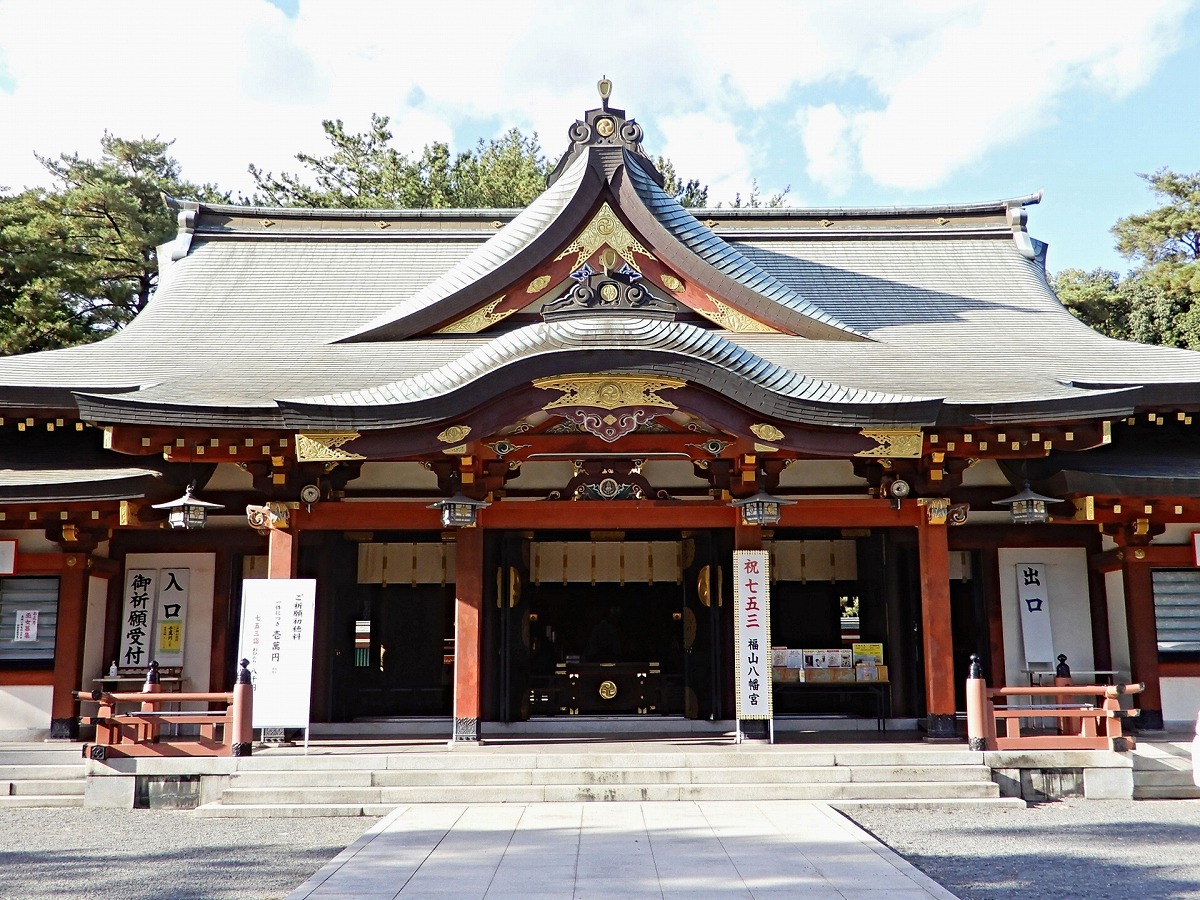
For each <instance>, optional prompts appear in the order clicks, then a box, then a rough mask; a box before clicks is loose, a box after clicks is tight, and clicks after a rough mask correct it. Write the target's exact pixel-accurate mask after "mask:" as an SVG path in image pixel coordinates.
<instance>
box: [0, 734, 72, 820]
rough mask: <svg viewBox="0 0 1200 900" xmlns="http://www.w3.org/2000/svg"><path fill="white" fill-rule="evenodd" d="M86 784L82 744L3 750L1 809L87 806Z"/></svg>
mask: <svg viewBox="0 0 1200 900" xmlns="http://www.w3.org/2000/svg"><path fill="white" fill-rule="evenodd" d="M85 785H86V768H85V764H84V762H83V760H82V759H80V758H79V745H78V744H75V745H66V746H65V747H63V748H61V749H58V748H54V749H44V748H41V747H37V746H32V747H31V746H15V747H5V748H3V749H0V809H11V808H13V807H48V806H59V807H62V806H83V795H84V788H85Z"/></svg>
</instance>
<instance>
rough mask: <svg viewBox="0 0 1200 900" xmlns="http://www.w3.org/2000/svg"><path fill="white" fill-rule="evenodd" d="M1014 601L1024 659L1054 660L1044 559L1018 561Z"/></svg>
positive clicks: (1030, 661) (1036, 660) (1032, 660)
mask: <svg viewBox="0 0 1200 900" xmlns="http://www.w3.org/2000/svg"><path fill="white" fill-rule="evenodd" d="M1015 568H1016V574H1017V604H1018V605H1019V606H1020V608H1021V640H1022V641H1023V642H1024V645H1025V662H1026V663H1035V662H1036V663H1047V664H1053V663H1054V635H1053V634H1052V632H1051V630H1050V589H1049V585H1048V583H1047V580H1046V574H1047V572H1046V570H1047V568H1048V567H1047V566H1046V565H1045V564H1044V563H1017V564H1016V567H1015Z"/></svg>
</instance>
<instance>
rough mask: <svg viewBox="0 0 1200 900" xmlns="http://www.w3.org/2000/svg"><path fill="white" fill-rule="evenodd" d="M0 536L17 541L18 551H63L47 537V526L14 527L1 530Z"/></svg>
mask: <svg viewBox="0 0 1200 900" xmlns="http://www.w3.org/2000/svg"><path fill="white" fill-rule="evenodd" d="M0 538H2V539H4V540H6V541H16V542H17V552H18V553H61V552H62V548H61V547H59V546H58V544H56V543H54V541H50V540H47V539H46V531H45V526H42V527H41V528H38V529H37V530H36V531H35V530H30V529H13V530H11V531H7V530H5V531H0Z"/></svg>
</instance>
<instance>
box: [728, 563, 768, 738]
mask: <svg viewBox="0 0 1200 900" xmlns="http://www.w3.org/2000/svg"><path fill="white" fill-rule="evenodd" d="M770 564H771V561H770V555H769V554H768V553H767V551H766V550H736V551H734V554H733V575H734V581H733V609H734V617H735V618H734V640H733V643H734V652H735V653H736V654H737V657H736V659H735V660H734V680H735V685H736V688H737V703H736V709H737V718H738V719H770V718H771V716H772V711H771V710H772V706H771V699H772V698H771V573H770Z"/></svg>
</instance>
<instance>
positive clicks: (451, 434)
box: [438, 425, 471, 444]
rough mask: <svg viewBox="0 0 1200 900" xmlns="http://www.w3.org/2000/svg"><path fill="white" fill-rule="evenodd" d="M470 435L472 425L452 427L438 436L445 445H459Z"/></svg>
mask: <svg viewBox="0 0 1200 900" xmlns="http://www.w3.org/2000/svg"><path fill="white" fill-rule="evenodd" d="M470 433H471V426H470V425H451V426H450V427H449V428H447V429H446V430H445V431H443V432H442V433H441V434H439V435H438V440H439V441H441V442H442V443H443V444H457V443H459V442H460V441H462V439H463V438H465V437H466V436H467V435H468V434H470Z"/></svg>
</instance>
